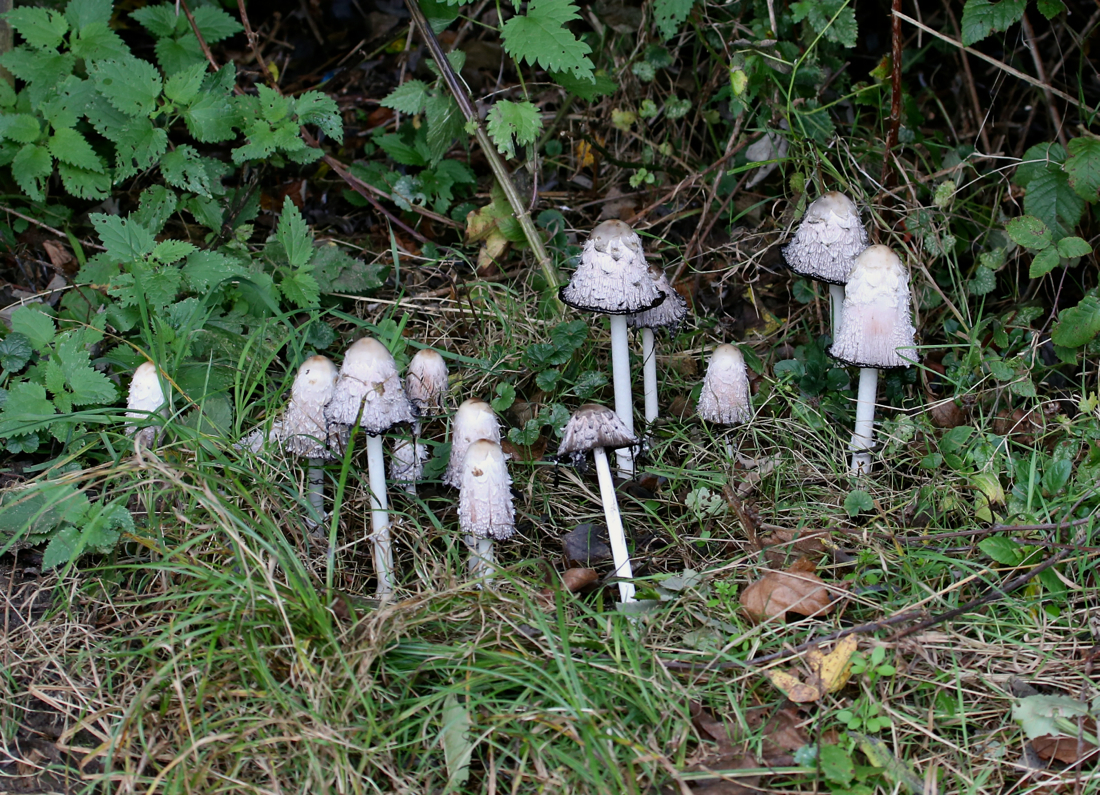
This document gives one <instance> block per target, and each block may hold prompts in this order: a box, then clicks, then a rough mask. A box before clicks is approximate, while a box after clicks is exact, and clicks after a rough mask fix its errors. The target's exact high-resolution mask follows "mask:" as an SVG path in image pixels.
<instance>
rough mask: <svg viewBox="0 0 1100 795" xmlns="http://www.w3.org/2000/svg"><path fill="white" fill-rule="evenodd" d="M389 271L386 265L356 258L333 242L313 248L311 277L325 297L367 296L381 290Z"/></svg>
mask: <svg viewBox="0 0 1100 795" xmlns="http://www.w3.org/2000/svg"><path fill="white" fill-rule="evenodd" d="M388 272H389V266H387V265H385V264H383V263H381V262H370V263H366V262H363V261H362V260H358V259H355V258H354V257H352V256H350V255H349V254H348V253H347V252H345V251H344V249H343V248H341V247H340V246H337V245H335V244H332V243H330V244H327V245H321V246H317V248H315V249H314V253H313V275H314V278H315V279H317V285H318V288H319V289H320V291H321V292H322V293H324V294H326V295H331V294H332V293H341V294H347V295H369V294H371V293H373V292H375V291H377V290H379V289H381V287H382V284H383V283H384V280H385V278H386V274H387V273H388Z"/></svg>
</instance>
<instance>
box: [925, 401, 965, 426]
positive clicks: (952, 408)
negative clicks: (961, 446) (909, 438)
mask: <svg viewBox="0 0 1100 795" xmlns="http://www.w3.org/2000/svg"><path fill="white" fill-rule="evenodd" d="M925 399H926V400H927V402H928V418H929V419H930V420H932V424H933V425H935V426H936V427H937V428H958V427H959V426H960V425H966V424H967V423H968V422H969V421H970V412H968V411H967V410H966V409H965V408H963V407H962V406H960V405H959V404H958V403H956V402H955V401H954V400H943V401H938V400H937V399H936V397H935V396H934V395H931V394H929V395H926V397H925Z"/></svg>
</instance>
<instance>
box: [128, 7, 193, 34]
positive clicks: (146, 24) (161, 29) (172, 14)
mask: <svg viewBox="0 0 1100 795" xmlns="http://www.w3.org/2000/svg"><path fill="white" fill-rule="evenodd" d="M130 16H131V17H133V18H134V19H136V20H137V21H138V24H140V25H141V26H142V27H143V28H145V29H146V30H147V31H149V32H150V33H152V34H153V35H154V36H156V37H157V38H165V37H166V36H172V35H174V34H175V33H176V31H177V30H182V29H183V28H184V27H186V26H187V24H188V22H187V18H186V17H185V16H184V15H183V14H177V13H176V9H175V6H174V5H173V4H172V3H161V4H160V5H155V6H154V5H147V6H145V8H139V9H138V10H137V11H131V12H130Z"/></svg>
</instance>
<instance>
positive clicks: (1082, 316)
mask: <svg viewBox="0 0 1100 795" xmlns="http://www.w3.org/2000/svg"><path fill="white" fill-rule="evenodd" d="M1097 334H1100V299H1097V298H1096V296H1093V295H1086V296H1085V297H1084V298H1082V299H1081V303H1079V304H1078V305H1077V306H1074V307H1070V308H1069V309H1063V310H1062V311H1061V312H1059V313H1058V323H1057V324H1056V325H1055V326H1054V331H1052V332H1051V335H1050V338H1051V340H1052V341H1053V342H1054V344H1055V345H1060V346H1062V347H1063V348H1079V347H1081V346H1082V345H1085V344H1086V343H1089V342H1091V341H1092V340H1093V338H1095V337H1096V335H1097Z"/></svg>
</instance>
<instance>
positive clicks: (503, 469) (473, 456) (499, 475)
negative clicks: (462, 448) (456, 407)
mask: <svg viewBox="0 0 1100 795" xmlns="http://www.w3.org/2000/svg"><path fill="white" fill-rule="evenodd" d="M511 485H512V478H510V477H509V476H508V467H507V466H506V465H505V463H504V453H503V452H501V449H500V445H499V444H498V443H497V442H494V441H491V440H489V439H479V440H477V441H476V442H474V443H473V444H471V445H470V447H469V448H468V449H467V450H466V455H465V457H464V458H463V460H462V479H461V483H460V484H459V493H458V523H459V526H460V527H461V528H462V532H464V533H466V534H467V535H472V536H477V537H478V538H493V539H496V540H498V541H503V540H504V539H506V538H509V537H510V536H512V534H513V533H515V532H516V511H515V508H514V506H513V505H512V491H511V488H509V487H510V486H511Z"/></svg>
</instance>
